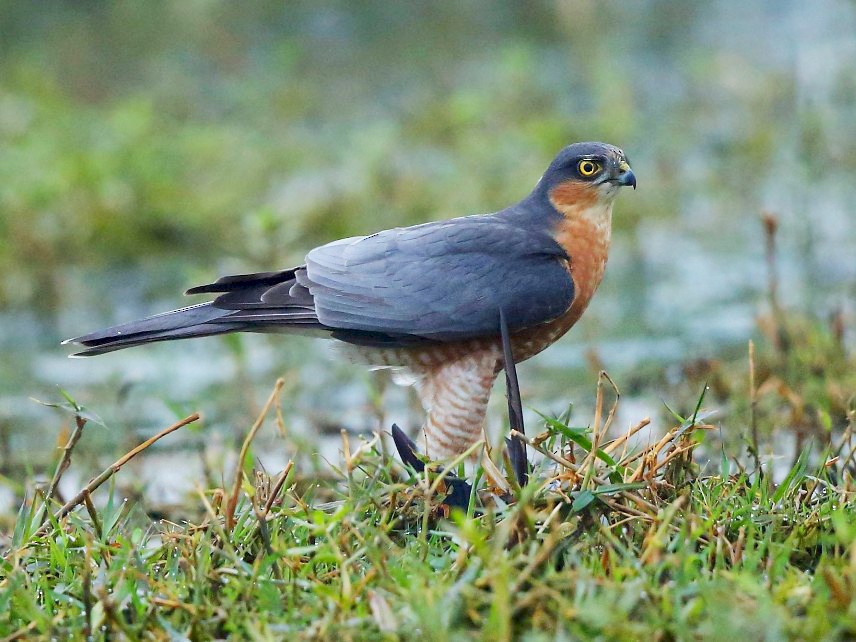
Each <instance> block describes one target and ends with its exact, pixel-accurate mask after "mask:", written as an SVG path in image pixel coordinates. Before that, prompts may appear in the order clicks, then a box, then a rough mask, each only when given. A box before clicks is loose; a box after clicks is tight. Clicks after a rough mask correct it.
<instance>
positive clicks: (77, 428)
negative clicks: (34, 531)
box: [42, 415, 86, 521]
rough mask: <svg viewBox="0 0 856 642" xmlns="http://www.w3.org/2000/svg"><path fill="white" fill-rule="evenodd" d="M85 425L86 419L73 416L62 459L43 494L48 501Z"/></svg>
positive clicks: (54, 491) (43, 518) (68, 462)
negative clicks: (72, 428) (72, 423)
mask: <svg viewBox="0 0 856 642" xmlns="http://www.w3.org/2000/svg"><path fill="white" fill-rule="evenodd" d="M85 425H86V419H84V418H83V417H81V416H80V415H75V416H74V431H73V432H72V433H71V437H69V438H68V441H67V442H66V443H65V447H63V452H62V459H60V460H59V463H58V464H57V465H56V470H55V471H54V474H53V479H51V483H50V486H48V491H47V493H46V494H45V500H46V501H50V500H51V499H53V496H54V493H56V489H57V487H58V486H59V480H60V479H62V475H63V473H64V472H65V471H66V470H67V469H68V467H69V465H70V464H71V453H72V451H73V450H74V447H75V446H76V445H77V442H78V441H80V438H81V437H82V436H83V427H84V426H85ZM47 516H48V512H47V511H45V512H44V515H43V517H42V521H44V520H45V519H47Z"/></svg>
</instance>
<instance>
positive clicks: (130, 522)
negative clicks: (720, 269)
mask: <svg viewBox="0 0 856 642" xmlns="http://www.w3.org/2000/svg"><path fill="white" fill-rule="evenodd" d="M809 334H810V333H804V334H802V335H800V336H801V337H802V338H801V339H800V340H799V341H798V342H796V343H794V344H793V346H792V347H789V348H788V350H791V351H794V352H795V353H799V350H797V347H798V345H802V344H803V343H804V342H812V341H816V338H812V337H811V336H809ZM758 358H760V359H761V360H762V361H761V362H760V363H758V364H755V363H754V361H753V363H752V368H751V369H752V372H753V373H755V376H756V377H759V376H761V375H760V374H758V373H765V374H764V375H763V376H764V377H766V378H769V377H772V376H778V375H777V374H776V372H777V370H776V368H777V367H778V368H783V369H785V370H787V371H788V372H790V373H791V375H792V377H795V378H792V379H791V380H790V381H789V384H790V385H789V390H790V391H791V397H793V396H795V395H796V396H798V395H799V394H800V393H801V392H802V391H806V392H809V393H811V392H814V393H816V386H815V383H816V382H815V378H816V376H817V373H816V372H814V373H813V372H811V371H809V370H804V369H803V370H801V369H799V368H794V367H793V359H796V358H797V357H789V358H786V359H781V358H777V357H776V353H775V352H774V351H772V349H771V351H769V352H768V351H767V350H764V349H761V350H759V351H758ZM777 364H778V366H777ZM744 368H745V362H744ZM799 372H803V373H804V374H803V379H805V380H804V381H801V380H799V379H800V377H798V376H797V375H795V374H794V373H799ZM765 380H766V379H765ZM753 384H754V385H753V387H752V389H751V390H746V392H745V393H744V394H743V396H745V397H746V399H749V400H750V401H751V400H754V401H755V402H757V401H758V399H757V397H758V394H757V391H758V389H760V388H763V386H764V382H763V381H761V380H760V379H759V380H756V381H754V382H753ZM280 390H281V383H278V384H277V387H276V388H275V389H274V391H273V393H272V394H271V397H270V399H269V402H268V404H267V405H266V407H265V409H264V410H263V412H262V413H261V415H260V416H259V418H258V419H257V420H256V422H255V423H254V425H253V427H252V428H251V430H250V431H248V434H247V436H246V438H245V442H244V446H243V448H242V449H241V457H239V459H238V461H239V462H240V464H239V465H238V467H237V470H236V471H235V474H234V475H233V477H232V484H231V487H223V488H207V489H205V488H201V487H200V488H199V489H198V492H197V499H198V502H197V503H198V506H197V507H196V508H194V507H191V506H188V507H186V508H185V512H184V513H182V514H181V515H177V516H175V518H174V521H171V520H166V519H162V520H153V519H152V518H151V517H149V516H147V515H146V514H145V513H144V512H143V511H142V509H141V508H140V507H139V506H138V505H132V504H128V503H126V502H116V501H115V500H114V496H113V494H112V493H111V494H109V497H108V500H107V503H106V505H103V507H101V508H98V509H96V508H95V506H94V505H93V502H92V501H91V499H90V493H89V492H82V493H81V494H80V495H79V497H78V498H76V501H75V500H72V501H71V502H69V503H71V504H74V505H73V506H71V507H70V508H69V506H68V505H67V506H66V507H64V508H61V507H59V504H58V502H57V501H56V500H53V499H49V500H46V499H45V497H46V496H49V494H41V495H40V494H38V493H36V494H35V495H34V496H30V497H28V498H27V500H26V501H24V502H23V503H22V506H21V510H20V512H19V514H18V517H17V520H16V523H15V527H14V532H13V533H11V534H10V537H9V540H8V541H7V546H5V547H4V548H5V550H6V553H5V555H4V558H3V562H2V567H0V612H4V613H8V614H9V617H8V618H7V619H4V620H2V621H0V635H2V636H6V637H4V638H3V639H7V640H8V639H22V638H25V637H27V638H28V637H32V636H39V637H44V638H47V637H51V638H81V637H85V636H91V637H93V638H95V639H108V638H111V639H112V638H117V639H129V640H138V639H191V640H204V639H211V638H223V637H229V636H233V637H235V638H240V639H244V638H252V639H279V638H282V637H285V636H287V635H288V636H294V637H297V638H298V639H319V638H320V639H330V638H338V639H390V640H395V639H417V638H418V639H438V640H441V639H450V638H451V639H479V638H481V639H512V638H522V639H531V640H537V639H555V638H557V637H559V638H563V639H579V638H582V639H588V638H597V639H622V640H624V639H731V640H733V639H770V640H779V639H833V640H834V639H850V638H852V637H853V636H854V635H856V599H854V595H856V520H854V514H856V513H854V511H856V484H854V481H853V477H852V473H853V470H854V466H856V462H854V448H853V445H852V443H851V441H852V436H853V435H852V433H853V429H854V413H853V412H852V410H851V411H850V412H849V414H848V415H846V416H845V423H844V424H843V425H836V426H835V428H834V429H831V430H830V431H829V433H828V435H827V436H826V438H825V439H824V440H815V441H814V442H813V443H814V444H816V445H815V448H814V451H815V452H814V453H812V450H811V449H810V448H809V447H808V446H807V445H806V446H805V447H804V448H803V450H802V451H801V454H800V456H799V457H798V458H797V460H796V462H795V463H794V464H793V466H792V467H791V468H790V470H789V471H787V473H786V475H784V478H783V479H781V480H780V481H779V483H775V482H774V480H773V477H774V475H773V474H772V473H771V472H770V470H769V469H765V468H761V469H760V470H759V469H757V468H755V467H754V456H753V455H752V453H753V452H757V451H758V450H759V447H758V446H757V445H754V450H753V444H752V442H753V439H757V438H758V437H757V435H761V438H763V439H766V438H768V437H774V436H771V435H767V433H765V431H764V430H763V428H764V427H765V421H766V418H767V416H768V413H770V412H772V410H768V409H767V407H766V406H765V404H759V403H754V404H750V405H749V406H746V405H743V406H740V404H738V403H737V402H736V401H735V402H734V403H735V406H736V407H739V408H748V407H751V408H753V409H754V410H753V411H752V412H753V414H752V417H754V418H755V421H756V422H757V423H758V425H759V426H760V427H761V428H762V430H756V431H754V432H753V431H751V430H749V429H748V428H749V417H744V421H742V422H741V425H739V426H737V425H734V426H726V425H719V426H714V425H712V424H710V423H708V422H709V421H710V419H709V413H707V412H706V411H705V404H706V402H705V395H704V394H702V395H701V396H700V398H697V399H696V400H695V402H694V403H693V404H692V406H691V407H692V411H691V412H690V413H688V416H680V415H678V414H675V415H674V416H675V425H674V427H673V428H672V429H671V430H669V431H668V432H667V433H666V434H665V435H663V436H662V438H654V439H652V440H651V441H650V442H649V443H647V444H646V445H645V444H643V445H637V446H636V447H635V448H634V447H631V444H632V443H633V441H634V440H633V433H635V432H637V431H638V430H641V429H642V428H644V427H645V425H646V420H643V421H641V422H640V423H639V424H638V425H637V426H634V427H632V428H630V430H629V431H628V432H627V433H626V434H623V435H621V436H619V437H611V438H610V437H608V435H609V434H612V431H610V428H611V423H612V420H613V417H614V414H615V410H616V408H617V405H618V403H619V400H618V395H617V394H614V393H617V389H615V390H614V393H613V391H612V385H611V380H609V378H608V377H607V376H605V375H602V376H601V377H600V378H599V380H598V388H597V393H598V394H597V408H596V412H595V417H594V419H593V421H592V422H591V424H590V426H588V427H585V428H583V427H578V426H573V425H569V424H570V422H569V421H568V418H567V417H564V418H545V421H544V426H543V432H541V433H540V434H538V435H534V436H529V437H521V439H524V440H525V441H526V442H527V444H528V446H529V455H530V459H533V457H532V456H533V454H534V453H533V450H537V451H539V456H538V457H535V458H534V460H535V462H536V463H535V465H534V468H533V469H532V471H531V473H530V481H529V483H528V484H526V485H525V486H524V487H523V488H521V487H520V486H519V485H518V483H517V480H518V477H519V475H515V474H514V473H513V471H512V466H511V462H510V461H509V460H508V459H507V458H505V459H503V458H502V457H501V453H499V452H497V451H496V450H494V451H492V452H490V454H491V455H492V456H491V457H488V456H487V453H488V452H489V449H482V450H484V452H483V454H482V456H481V457H480V459H479V461H478V463H477V464H474V465H473V466H471V467H472V468H474V470H473V471H471V475H470V476H469V480H470V481H471V482H472V483H473V488H474V489H475V490H474V491H473V492H472V494H471V496H470V497H469V498H468V501H466V502H462V503H460V505H459V506H450V503H452V502H450V501H449V500H448V499H447V492H448V490H449V489H450V487H451V486H450V484H448V483H447V482H448V480H449V474H450V471H455V472H457V473H458V474H463V472H464V471H463V466H461V465H459V462H453V463H452V465H451V466H450V467H449V468H447V470H446V471H444V472H441V470H440V469H438V468H437V467H436V466H428V467H426V468H425V470H424V471H422V472H419V473H417V472H415V471H414V470H413V469H411V468H405V467H404V466H402V465H401V464H400V463H398V462H397V460H396V459H395V457H394V456H393V455H391V454H390V453H388V452H386V450H385V447H384V442H383V441H382V440H381V439H380V438H379V437H378V436H377V435H376V436H375V437H374V438H373V439H372V440H371V441H368V442H366V441H363V442H361V443H360V444H359V445H356V446H355V445H352V444H350V443H349V441H348V438H347V436H345V435H343V440H344V441H343V448H342V451H343V453H344V458H343V462H342V463H341V465H340V466H339V467H335V466H333V467H332V476H330V477H329V478H328V479H325V480H320V479H318V478H317V477H315V476H308V477H304V476H302V475H301V471H300V470H299V466H296V465H294V464H293V463H289V465H288V466H287V467H286V468H285V470H283V471H281V472H280V473H279V474H277V475H272V476H269V475H267V474H265V473H263V472H261V471H257V470H252V461H253V460H252V457H251V456H250V453H251V444H252V439H253V437H254V436H255V435H256V433H257V431H258V430H259V429H260V428H263V426H264V425H265V424H266V423H274V422H278V421H281V415H280V413H279V412H275V410H276V409H277V408H278V405H279V393H280ZM825 398H826V397H823V399H825ZM610 400H611V401H610ZM69 401H70V404H69V410H70V411H71V412H73V413H75V415H76V416H77V417H79V418H81V421H84V422H85V419H84V417H86V416H87V415H86V413H85V411H84V410H83V409H81V408H80V407H78V406H77V405H76V404H74V403H73V401H71V400H69ZM268 416H270V417H268ZM772 416H774V417H776V418H777V420H778V417H779V415H776V414H773V415H772ZM729 417H730V419H731V420H732V421H735V422H736V421H737V419H738V418H739V415H735V414H733V413H732V414H730V415H729ZM191 420H193V417H190V418H188V420H187V421H191ZM78 423H79V422H78ZM791 428H793V426H785V429H791ZM171 429H175V428H174V427H171ZM166 432H167V431H164V433H166ZM725 432H731V433H742V434H743V435H744V436H745V443H746V445H747V446H749V448H748V450H746V451H745V452H743V453H742V456H740V457H731V456H729V455H728V453H727V452H726V448H727V447H729V448H730V447H731V446H727V445H726V444H727V443H728V442H727V440H723V441H722V442H721V443H719V444H718V442H717V441H716V437H717V435H719V434H720V433H725ZM78 437H79V436H78ZM70 439H71V440H74V439H75V435H72V436H71V437H70ZM150 441H151V440H150ZM774 441H775V439H773V442H774ZM71 445H73V444H71ZM479 448H481V447H479ZM717 448H719V454H718V455H716V452H717ZM142 450H144V448H139V447H138V448H137V449H135V451H133V452H134V454H137V453H139V452H140V451H142ZM760 450H761V451H763V449H760ZM702 451H703V452H704V453H706V455H703V454H702ZM712 453H713V455H712ZM71 456H72V453H71V452H70V451H67V452H66V453H64V454H63V457H62V458H61V461H65V460H66V459H67V458H68V457H71ZM141 456H145V453H144V452H143V453H142V455H141ZM122 459H123V460H126V459H127V458H122ZM705 459H707V463H706V464H704V465H700V464H699V462H704V461H705ZM762 460H763V458H762ZM121 462H122V460H120V461H119V462H116V464H114V465H113V466H111V467H110V468H108V469H107V470H105V472H104V473H102V475H100V476H98V479H99V480H100V481H102V482H103V481H105V480H107V479H110V478H111V476H112V475H114V474H121V465H122V464H121ZM765 463H767V462H766V461H765ZM62 468H63V466H62V464H60V465H58V467H57V471H58V472H57V475H61V472H62ZM55 482H56V479H55V480H54V481H53V483H52V484H51V488H54V487H55V486H56V483H55ZM88 488H89V490H91V491H92V492H94V488H93V487H92V484H90V486H89V487H88Z"/></svg>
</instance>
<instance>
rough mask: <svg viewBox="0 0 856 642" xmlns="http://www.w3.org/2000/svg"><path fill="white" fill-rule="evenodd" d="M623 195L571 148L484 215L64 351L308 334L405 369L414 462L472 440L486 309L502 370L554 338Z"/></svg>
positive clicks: (574, 312) (379, 242)
mask: <svg viewBox="0 0 856 642" xmlns="http://www.w3.org/2000/svg"><path fill="white" fill-rule="evenodd" d="M627 185H630V186H633V187H634V188H635V187H636V177H635V176H634V174H633V171H632V170H631V168H630V164H629V163H628V161H627V157H626V156H625V154H624V152H623V151H622V150H620V149H619V148H617V147H614V146H612V145H607V144H605V143H594V142H591V143H575V144H573V145H569V146H568V147H565V148H564V149H563V150H561V152H559V154H558V155H557V156H556V158H555V159H554V160H553V162H552V163H550V166H549V167H548V168H547V171H546V172H545V173H544V175H543V176H542V177H541V179H540V180H539V181H538V183H537V185H536V186H535V188H534V189H533V190H532V191H531V192H530V193H529V194H528V195H527V196H526V197H525V198H523V200H521V201H520V202H518V203H515V204H514V205H511V206H509V207H507V208H505V209H503V210H500V211H498V212H494V213H492V214H481V215H473V216H464V217H460V218H453V219H450V220H446V221H437V222H432V223H424V224H421V225H414V226H411V227H400V228H394V229H390V230H384V231H382V232H378V233H376V234H371V235H369V236H357V237H352V238H346V239H342V240H339V241H333V242H332V243H328V244H326V245H322V246H320V247H317V248H315V249H314V250H311V251H310V252H309V253H308V254H307V255H306V263H305V264H304V265H299V266H297V267H293V268H289V269H286V270H280V271H276V272H261V273H256V274H240V275H234V276H225V277H223V278H221V279H219V280H217V281H216V282H214V283H211V284H208V285H202V286H198V287H194V288H191V289H190V290H188V291H187V294H203V293H206V294H207V293H213V294H217V297H216V298H215V299H214V300H213V301H209V302H206V303H200V304H198V305H193V306H190V307H186V308H181V309H179V310H172V311H170V312H165V313H163V314H159V315H156V316H153V317H148V318H146V319H142V320H139V321H133V322H130V323H125V324H123V325H119V326H115V327H112V328H108V329H106V330H100V331H98V332H93V333H91V334H86V335H83V336H80V337H77V338H74V339H69V340H68V341H66V342H65V343H74V344H78V345H81V346H83V347H84V348H85V349H84V350H83V351H81V352H79V353H78V354H77V355H74V356H90V355H97V354H103V353H105V352H112V351H113V350H120V349H122V348H128V347H131V346H137V345H142V344H145V343H153V342H156V341H171V340H174V339H186V338H191V337H204V336H210V335H217V334H225V333H229V332H286V333H311V334H318V333H321V334H323V335H325V336H327V337H329V338H331V339H334V340H336V341H339V342H343V343H345V344H348V345H349V346H350V349H351V350H352V351H354V352H355V353H356V355H357V356H358V358H359V359H361V360H362V361H365V362H366V363H368V364H371V365H373V366H390V367H394V366H397V367H404V368H407V369H409V370H410V371H411V372H412V373H413V375H415V380H416V381H417V390H418V393H419V397H420V399H421V401H422V405H423V406H424V408H425V411H426V413H427V418H426V421H425V424H424V427H423V430H424V435H425V445H426V447H427V451H428V454H429V455H430V456H431V457H433V458H445V457H449V456H453V455H455V454H458V453H461V452H463V451H464V450H465V449H467V448H468V447H469V446H470V445H471V444H472V443H473V442H474V441H476V440H477V439H478V438H479V436H480V434H481V431H482V426H483V423H484V420H485V412H486V410H487V403H488V397H489V396H490V390H491V387H492V386H493V382H494V380H495V379H496V377H497V375H498V374H499V372H500V371H501V369H502V345H501V340H500V311H501V312H502V314H503V315H504V317H505V321H506V323H507V327H508V330H509V334H510V338H511V346H512V350H513V355H514V360H515V361H516V362H520V361H523V360H525V359H528V358H530V357H532V356H533V355H536V354H538V353H539V352H541V351H542V350H544V349H545V348H546V347H547V346H549V345H550V344H552V343H553V342H555V341H556V340H557V339H558V338H559V337H561V336H562V335H563V334H565V332H567V331H568V330H569V329H570V328H571V326H573V325H574V323H576V322H577V320H578V319H579V318H580V316H581V315H582V313H583V311H584V310H585V309H586V306H587V305H588V303H589V301H590V300H591V298H592V295H593V294H594V292H595V290H596V289H597V287H598V285H599V284H600V281H601V279H602V277H603V272H604V269H605V267H606V261H607V254H608V250H609V240H610V230H611V222H612V207H613V202H614V200H615V197H616V195H617V194H618V191H619V189H620V188H621V187H622V186H627Z"/></svg>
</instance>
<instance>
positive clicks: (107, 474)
mask: <svg viewBox="0 0 856 642" xmlns="http://www.w3.org/2000/svg"><path fill="white" fill-rule="evenodd" d="M200 416H201V415H200V414H199V413H198V412H194V413H193V414H192V415H190V416H188V417H185V418H184V419H182V420H181V421H178V422H176V423H174V424H173V425H171V426H170V427H169V428H164V429H163V430H161V431H160V432H159V433H158V434H156V435H155V436H153V437H149V438H148V439H146V440H145V441H144V442H143V443H141V444H140V445H138V446H137V447H136V448H132V449H131V450H130V451H128V452H127V453H125V454H124V455H122V456H121V457H120V458H119V459H117V460H116V461H114V462H113V463H112V464H110V465H109V466H108V467H107V468H105V469H104V470H103V471H102V472H101V474H100V475H98V476H97V477H94V478H93V479H92V480H90V482H89V483H88V484H86V486H85V487H84V488H83V489H82V490H81V491H80V492H79V493H77V495H75V496H74V497H72V498H71V499H69V500H68V501H67V502H66V503H65V504H63V506H62V508H60V509H59V510H57V511H56V512H55V513H54V520H57V521H59V520H60V519H62V518H63V517H65V516H66V515H68V514H69V513H70V512H71V511H73V510H74V509H75V508H76V507H77V506H79V505H80V504H82V503H83V502H85V501H86V496H87V495H89V494H91V493H93V492H94V491H95V490H97V489H98V488H99V487H100V486H101V485H102V484H103V483H104V482H106V481H107V480H108V479H110V478H111V477H112V476H113V475H115V474H116V473H118V472H119V470H120V469H121V468H122V466H124V465H125V464H127V463H128V462H129V461H131V460H132V459H133V458H134V457H136V456H137V455H139V454H140V453H141V452H143V451H144V450H145V449H146V448H148V447H149V446H151V445H152V444H153V443H155V442H156V441H158V440H159V439H162V438H163V437H166V436H167V435H168V434H170V433H173V432H175V431H176V430H178V429H179V428H183V427H184V426H186V425H188V424H192V423H193V422H194V421H198V420H199V418H200ZM49 528H50V523H45V524H43V525H42V526H41V527H39V529H38V530H37V531H36V532H35V533H34V534H33V539H35V538H37V537H41V536H43V535H45V534H47V532H48V530H49Z"/></svg>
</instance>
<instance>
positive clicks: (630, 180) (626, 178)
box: [616, 166, 636, 189]
mask: <svg viewBox="0 0 856 642" xmlns="http://www.w3.org/2000/svg"><path fill="white" fill-rule="evenodd" d="M616 182H617V183H618V184H619V185H630V186H632V187H633V189H636V174H634V173H633V170H632V169H630V167H629V166H628V167H627V169H625V170H624V171H622V172H621V173H620V174H619V175H618V179H617V180H616Z"/></svg>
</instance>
